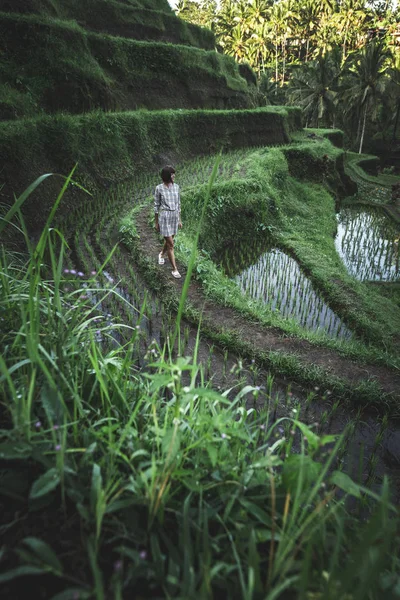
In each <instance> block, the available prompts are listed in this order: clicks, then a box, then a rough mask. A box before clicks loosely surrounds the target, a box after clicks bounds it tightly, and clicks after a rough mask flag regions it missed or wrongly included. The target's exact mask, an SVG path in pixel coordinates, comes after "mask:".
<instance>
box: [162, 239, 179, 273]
mask: <svg viewBox="0 0 400 600" xmlns="http://www.w3.org/2000/svg"><path fill="white" fill-rule="evenodd" d="M164 247H166V250H167V256H168V258H169V262H170V263H171V265H172V268H173V270H174V271H177V268H176V262H175V254H174V236H173V235H169V236H168V237H166V238H165V242H164ZM163 251H164V250H163Z"/></svg>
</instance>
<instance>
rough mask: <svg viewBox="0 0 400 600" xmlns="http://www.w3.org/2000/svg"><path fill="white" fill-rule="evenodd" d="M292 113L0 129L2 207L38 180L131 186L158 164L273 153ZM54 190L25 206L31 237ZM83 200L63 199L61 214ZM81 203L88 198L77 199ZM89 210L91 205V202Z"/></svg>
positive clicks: (35, 123) (187, 114) (137, 117)
mask: <svg viewBox="0 0 400 600" xmlns="http://www.w3.org/2000/svg"><path fill="white" fill-rule="evenodd" d="M299 121H300V111H299V109H290V110H286V109H283V108H279V107H271V108H264V109H261V108H260V109H256V110H242V111H184V110H178V111H156V112H150V111H137V112H126V113H103V112H96V113H92V114H87V115H81V116H72V115H71V116H69V115H59V116H57V117H43V118H39V119H27V120H21V121H15V122H14V121H9V122H5V123H2V124H0V140H1V144H0V161H1V163H2V165H3V171H2V181H3V183H4V186H3V188H2V189H1V190H0V198H1V200H2V201H3V202H7V201H9V199H10V197H12V195H13V194H14V193H15V194H17V195H18V194H20V193H21V192H22V191H23V190H24V189H25V188H26V187H27V186H28V185H29V184H30V183H31V182H32V181H34V180H35V179H36V177H38V176H39V175H40V174H42V173H46V172H56V173H62V174H67V173H69V172H70V171H71V169H72V168H73V166H74V165H75V164H76V163H78V165H79V169H78V174H77V177H78V179H79V180H80V181H81V182H83V183H84V184H85V185H86V186H87V187H88V188H89V189H90V190H92V191H93V190H94V189H96V187H97V186H101V187H103V186H106V187H108V186H109V185H110V184H111V183H113V182H121V181H122V180H129V179H130V180H131V181H132V185H133V186H134V185H135V176H136V177H137V174H138V171H140V172H141V171H143V170H144V169H149V170H150V169H152V170H154V169H156V168H157V169H158V167H159V165H161V164H163V163H165V162H173V163H174V162H176V161H178V160H180V161H182V160H184V159H188V158H190V157H193V156H198V155H204V154H208V153H210V152H216V151H218V150H220V149H224V150H229V149H233V148H238V147H239V148H240V147H246V146H250V147H251V146H260V145H269V144H270V145H272V144H274V145H279V144H285V143H287V142H288V141H289V135H290V131H291V130H292V129H295V128H297V127H299ZM59 185H60V184H59V183H57V180H55V179H54V178H52V179H51V180H50V181H48V182H46V183H45V184H44V185H43V186H41V189H40V190H38V191H37V192H36V193H35V194H33V195H32V196H31V197H30V198H29V201H28V203H27V204H26V206H25V214H26V215H28V219H29V225H30V227H31V229H36V228H38V227H40V226H41V224H42V223H43V220H44V218H45V217H46V215H47V213H48V210H49V207H50V206H51V204H52V203H53V202H54V198H55V197H56V194H57V190H58V189H59ZM79 199H82V196H80V194H79V191H78V189H77V188H74V189H72V190H70V191H69V193H68V195H67V196H66V197H65V198H64V200H63V204H62V206H61V207H60V211H61V213H62V212H63V211H69V210H70V208H71V205H73V204H75V203H76V202H79ZM84 201H85V202H87V201H88V199H87V197H85V198H84ZM92 201H93V202H95V198H93V199H92Z"/></svg>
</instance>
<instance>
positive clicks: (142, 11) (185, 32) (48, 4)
mask: <svg viewBox="0 0 400 600" xmlns="http://www.w3.org/2000/svg"><path fill="white" fill-rule="evenodd" d="M165 5H166V6H165ZM165 5H164V2H154V0H153V1H151V0H150V1H149V2H131V3H129V4H126V3H123V2H119V1H118V0H63V2H60V1H59V2H57V1H56V0H53V1H51V0H47V1H44V0H33V1H32V2H27V0H0V11H4V12H10V13H19V14H36V15H41V16H47V17H52V18H57V19H63V20H75V21H76V22H77V23H78V24H79V25H81V26H82V27H84V28H85V29H89V30H91V31H98V32H102V33H109V34H112V35H116V36H122V37H128V38H134V39H137V40H157V41H163V42H171V43H175V44H187V45H189V46H197V47H198V48H203V49H205V50H211V49H213V48H214V46H215V39H214V34H213V33H212V32H211V31H210V30H208V29H205V28H204V27H198V26H197V25H192V24H190V23H186V22H185V21H183V20H181V19H179V18H178V17H176V15H175V13H173V11H172V10H171V8H170V6H169V4H168V3H167V2H165Z"/></svg>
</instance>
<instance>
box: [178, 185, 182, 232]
mask: <svg viewBox="0 0 400 600" xmlns="http://www.w3.org/2000/svg"><path fill="white" fill-rule="evenodd" d="M178 220H179V227H182V221H181V190H180V187H179V186H178Z"/></svg>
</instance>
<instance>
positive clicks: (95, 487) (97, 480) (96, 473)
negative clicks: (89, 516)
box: [90, 463, 103, 512]
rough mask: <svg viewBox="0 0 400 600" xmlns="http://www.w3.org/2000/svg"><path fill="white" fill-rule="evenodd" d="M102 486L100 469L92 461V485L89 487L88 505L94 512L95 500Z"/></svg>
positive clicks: (96, 500) (97, 498) (98, 496)
mask: <svg viewBox="0 0 400 600" xmlns="http://www.w3.org/2000/svg"><path fill="white" fill-rule="evenodd" d="M102 486H103V478H102V476H101V469H100V467H99V465H97V464H96V463H94V465H93V471H92V487H91V489H90V505H91V507H92V510H93V511H94V512H96V507H97V502H98V500H99V498H100V495H101V490H102Z"/></svg>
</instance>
